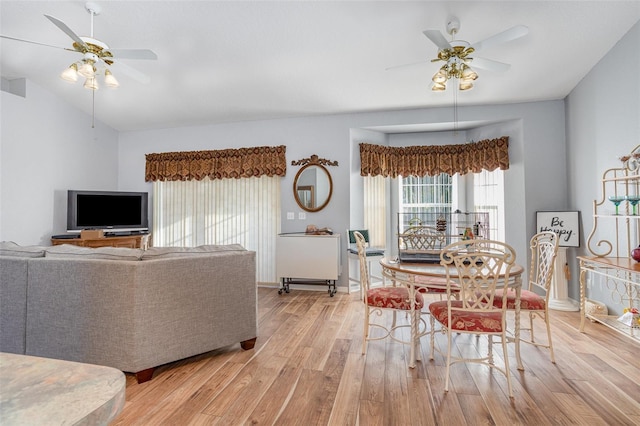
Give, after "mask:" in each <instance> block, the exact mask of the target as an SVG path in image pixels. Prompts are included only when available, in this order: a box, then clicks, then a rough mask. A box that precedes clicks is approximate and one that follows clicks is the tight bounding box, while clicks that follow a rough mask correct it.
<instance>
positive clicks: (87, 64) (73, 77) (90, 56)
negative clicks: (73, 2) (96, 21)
mask: <svg viewBox="0 0 640 426" xmlns="http://www.w3.org/2000/svg"><path fill="white" fill-rule="evenodd" d="M85 9H86V10H87V12H88V13H89V14H90V15H91V36H90V37H81V36H79V35H77V34H76V33H75V32H74V31H73V30H72V29H71V28H69V27H68V26H67V24H65V23H64V22H62V21H61V20H60V19H58V18H55V17H53V16H50V15H46V14H45V15H44V16H45V17H46V18H47V19H48V20H49V21H51V22H52V23H53V24H54V25H55V26H56V27H58V28H59V29H60V30H62V31H63V32H64V33H65V34H67V35H68V36H69V37H70V38H71V40H73V44H72V48H68V47H60V46H53V45H50V44H46V43H40V42H37V41H31V40H24V39H20V38H15V37H9V36H6V35H0V38H5V39H9V40H15V41H20V42H26V43H32V44H38V45H41V46H47V47H55V48H58V49H64V50H67V51H72V52H77V53H80V54H81V55H82V58H81V59H80V60H78V61H76V62H74V63H72V64H71V65H70V66H69V68H67V69H65V70H64V71H63V72H62V74H61V75H60V76H61V77H62V78H63V79H65V80H67V81H70V82H75V81H77V79H78V74H80V75H81V76H83V77H85V78H86V81H85V83H84V87H85V88H87V89H91V90H92V91H95V90H97V89H98V81H97V79H96V76H97V75H99V74H100V73H102V74H104V82H105V85H106V86H108V87H112V88H115V87H118V86H119V83H118V81H117V80H116V79H115V77H114V76H113V73H112V72H111V66H112V65H113V64H114V63H116V64H117V65H116V66H117V68H118V70H120V71H122V72H123V73H124V74H127V75H129V76H130V77H132V78H133V79H135V80H137V81H139V82H142V83H148V82H149V77H148V76H147V75H145V74H143V73H142V72H140V71H138V70H136V69H134V68H132V67H130V66H128V65H126V64H124V63H122V62H121V61H120V60H121V59H147V60H155V59H158V56H157V55H156V54H155V53H154V52H153V51H151V50H148V49H113V48H110V47H109V46H108V45H107V44H106V43H104V42H102V41H100V40H98V39H96V38H94V36H93V18H94V16H96V15H99V14H100V12H101V11H102V8H101V7H100V6H99V5H98V4H96V3H94V2H87V3H86V4H85Z"/></svg>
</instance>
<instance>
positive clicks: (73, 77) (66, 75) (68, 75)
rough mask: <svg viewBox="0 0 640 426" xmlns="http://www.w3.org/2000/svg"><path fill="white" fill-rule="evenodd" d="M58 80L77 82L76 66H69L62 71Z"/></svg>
mask: <svg viewBox="0 0 640 426" xmlns="http://www.w3.org/2000/svg"><path fill="white" fill-rule="evenodd" d="M60 78H61V79H63V80H65V81H68V82H70V83H75V82H76V81H78V65H77V64H75V63H73V64H71V65H70V66H69V68H67V69H65V70H64V71H62V74H60Z"/></svg>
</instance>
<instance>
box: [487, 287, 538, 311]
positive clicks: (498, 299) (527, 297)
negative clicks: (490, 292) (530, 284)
mask: <svg viewBox="0 0 640 426" xmlns="http://www.w3.org/2000/svg"><path fill="white" fill-rule="evenodd" d="M545 305H546V303H545V300H544V297H542V296H540V295H539V294H536V293H534V292H533V291H529V290H522V294H521V295H520V309H522V310H523V311H525V310H526V311H544V309H545ZM493 306H495V307H497V308H501V307H502V289H499V290H496V296H495V299H494V300H493ZM515 308H516V292H515V290H507V309H515Z"/></svg>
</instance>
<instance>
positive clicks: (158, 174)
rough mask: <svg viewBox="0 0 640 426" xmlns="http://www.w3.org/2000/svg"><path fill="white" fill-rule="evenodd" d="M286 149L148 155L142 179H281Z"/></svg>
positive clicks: (278, 147)
mask: <svg viewBox="0 0 640 426" xmlns="http://www.w3.org/2000/svg"><path fill="white" fill-rule="evenodd" d="M285 154H286V146H284V145H280V146H274V147H270V146H259V147H255V148H240V149H221V150H216V151H184V152H163V153H156V154H147V155H145V158H146V160H147V164H146V168H145V176H144V179H145V181H146V182H149V181H157V180H159V181H177V180H202V179H204V178H205V177H208V178H209V179H225V178H235V179H239V178H248V177H259V176H263V175H266V176H284V175H285V174H286V172H287V159H286V156H285Z"/></svg>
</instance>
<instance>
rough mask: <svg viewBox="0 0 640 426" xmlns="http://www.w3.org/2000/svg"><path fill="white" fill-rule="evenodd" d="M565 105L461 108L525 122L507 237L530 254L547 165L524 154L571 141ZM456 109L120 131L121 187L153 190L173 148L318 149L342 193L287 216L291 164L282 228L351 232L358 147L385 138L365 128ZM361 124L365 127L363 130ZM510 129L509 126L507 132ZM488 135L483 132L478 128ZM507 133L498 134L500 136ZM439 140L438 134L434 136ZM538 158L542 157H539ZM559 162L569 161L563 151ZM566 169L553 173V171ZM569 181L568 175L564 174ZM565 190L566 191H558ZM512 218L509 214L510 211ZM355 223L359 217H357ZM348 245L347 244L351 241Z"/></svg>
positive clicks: (291, 155) (296, 154) (470, 114)
mask: <svg viewBox="0 0 640 426" xmlns="http://www.w3.org/2000/svg"><path fill="white" fill-rule="evenodd" d="M562 112H563V102H562V101H550V102H535V103H526V104H511V105H494V106H486V107H466V108H460V110H459V116H460V117H461V121H463V120H483V121H490V122H495V121H505V122H507V123H509V122H514V121H516V122H517V121H518V120H521V121H522V123H526V127H525V124H522V127H523V128H525V129H526V131H525V130H523V131H521V132H517V131H514V132H513V133H514V134H511V135H508V136H510V137H511V142H510V155H511V169H510V170H511V173H512V176H513V177H512V178H511V179H510V182H511V184H510V185H509V186H508V191H509V193H508V194H507V196H508V197H509V198H508V199H513V200H519V201H520V200H526V203H525V202H522V203H520V202H518V204H517V208H518V210H517V213H516V214H513V215H512V216H513V217H514V218H515V219H513V221H514V222H515V223H514V224H513V225H511V229H512V230H513V232H512V233H511V234H510V235H507V239H508V240H509V241H510V242H511V243H512V244H513V245H514V247H515V248H516V250H518V252H520V251H526V250H527V247H528V244H527V243H528V239H527V229H528V226H529V225H528V223H529V221H530V220H532V218H530V217H529V218H528V217H527V216H531V215H527V214H526V210H525V205H526V206H530V207H528V208H530V209H537V208H538V207H537V206H539V205H541V204H546V201H544V200H540V199H538V197H539V194H535V193H534V194H532V195H531V196H529V194H527V193H526V190H525V178H524V170H525V166H529V165H530V166H531V167H533V168H536V167H539V164H537V163H535V162H534V161H533V160H532V161H531V163H529V162H528V159H527V158H526V157H525V156H524V154H523V152H524V151H525V147H524V146H525V144H537V145H539V146H547V145H548V144H549V143H551V142H550V141H553V142H555V141H558V140H560V141H562V140H564V125H563V123H564V116H563V114H562ZM449 116H450V109H449V108H441V109H415V110H401V111H387V112H376V113H362V114H344V115H328V116H317V117H306V118H291V119H280V120H266V121H254V122H245V123H228V124H219V125H209V126H197V127H187V128H178V129H165V130H150V131H137V132H123V133H121V134H120V141H119V145H120V152H119V163H120V168H119V182H120V189H123V190H136V191H149V192H151V184H150V183H145V182H144V167H145V157H144V156H145V154H148V153H153V152H167V151H192V150H210V149H224V148H240V147H251V146H260V145H286V147H287V163H288V164H291V160H298V159H301V158H305V157H309V156H310V155H311V154H317V155H318V156H320V157H322V158H326V159H328V160H332V161H338V162H339V166H338V167H329V168H328V169H329V171H330V173H331V175H332V179H333V184H334V191H333V196H332V198H331V202H330V203H329V205H328V206H327V207H326V208H325V209H324V210H322V211H320V212H317V213H307V214H306V220H298V219H295V220H287V219H286V213H287V212H296V215H295V217H296V218H297V217H298V215H297V213H298V212H299V211H301V210H300V209H299V207H298V206H297V204H296V202H295V200H294V198H293V194H292V188H293V178H294V176H295V174H296V172H297V170H298V167H293V166H288V170H287V175H286V177H285V178H284V179H283V182H282V232H295V231H303V230H304V229H305V228H306V226H307V225H308V224H314V225H317V226H319V227H325V226H328V227H330V228H332V229H334V230H336V232H338V231H339V232H341V233H343V232H344V230H346V229H348V228H349V227H350V225H352V224H353V225H354V226H355V225H357V224H356V223H353V222H352V218H353V215H352V214H351V211H350V209H351V203H352V201H351V200H353V199H361V197H362V189H361V184H360V185H353V186H351V184H352V183H354V182H355V181H356V179H357V178H356V177H354V170H357V169H356V166H355V164H356V163H357V164H358V167H359V157H355V156H354V152H355V146H357V143H359V142H360V141H371V140H369V139H370V138H376V136H377V139H378V141H384V137H380V136H379V135H376V133H375V132H366V131H364V130H363V129H365V128H369V127H375V126H389V125H398V124H419V123H437V122H441V121H443V120H448V119H449ZM355 129H360V130H355ZM501 132H502V129H501ZM478 136H480V133H478ZM499 136H503V134H497V135H493V136H491V137H499ZM429 137H430V138H431V139H432V140H438V139H437V138H436V139H434V138H435V136H433V135H430V136H429ZM534 160H537V157H536V158H535V159H534ZM559 161H563V162H564V159H563V158H562V157H561V156H560V157H559ZM562 172H563V171H562V170H560V171H557V170H556V171H555V172H554V171H546V172H545V173H548V174H550V175H552V176H553V175H554V173H559V176H564V175H563V174H562ZM559 180H562V179H559ZM556 191H558V192H559V194H560V195H556V194H555V192H556ZM549 193H552V194H553V195H552V197H553V198H561V199H564V198H565V197H566V191H565V189H564V186H562V185H556V186H553V187H551V188H549V189H548V192H545V200H546V197H548V196H549ZM507 215H509V213H507ZM353 220H354V221H355V220H356V219H353ZM343 246H344V247H345V248H346V243H345V242H343ZM343 255H344V257H343V262H342V264H343V265H346V249H345V253H344V254H343ZM346 280H347V277H346V273H343V274H342V277H341V279H340V283H339V285H346Z"/></svg>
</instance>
